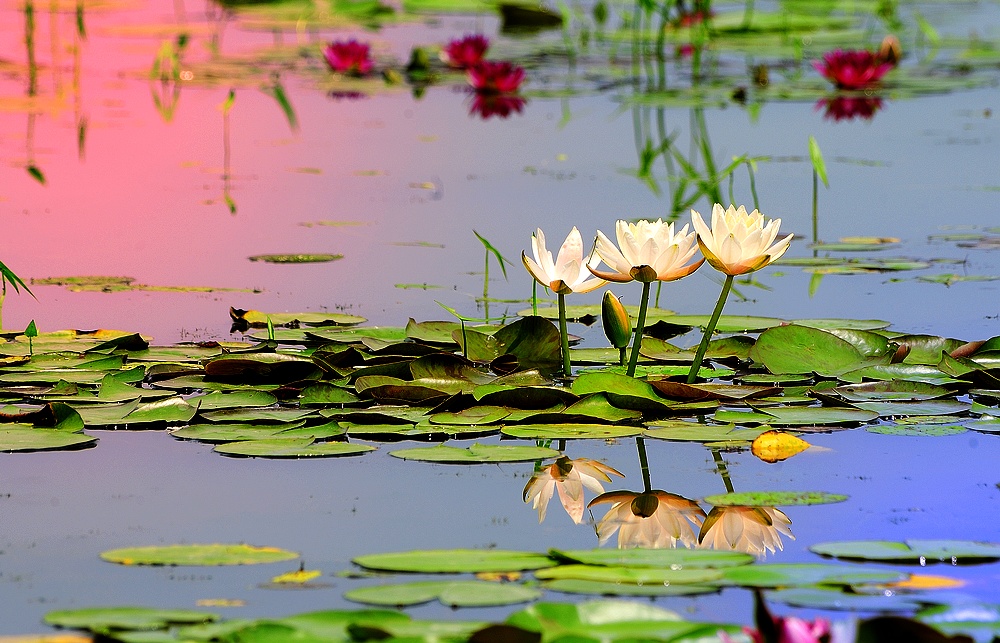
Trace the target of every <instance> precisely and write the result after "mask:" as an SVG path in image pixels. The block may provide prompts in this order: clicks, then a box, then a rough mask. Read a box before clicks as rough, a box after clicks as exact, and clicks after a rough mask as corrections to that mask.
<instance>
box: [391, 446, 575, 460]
mask: <svg viewBox="0 0 1000 643" xmlns="http://www.w3.org/2000/svg"><path fill="white" fill-rule="evenodd" d="M389 455H391V456H394V457H396V458H402V459H403V460H417V461H420V462H437V463H441V464H482V463H492V462H531V461H533V460H542V459H545V458H555V457H558V456H559V452H558V451H556V450H555V449H548V448H545V447H529V446H506V445H492V444H474V445H472V446H470V447H468V448H466V449H461V448H458V447H450V446H447V445H444V444H441V445H437V446H433V447H419V448H414V449H399V450H396V451H390V452H389Z"/></svg>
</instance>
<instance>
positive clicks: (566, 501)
mask: <svg viewBox="0 0 1000 643" xmlns="http://www.w3.org/2000/svg"><path fill="white" fill-rule="evenodd" d="M608 474H613V475H616V476H622V477H624V476H623V475H622V474H621V473H620V472H619V471H618V470H616V469H614V468H612V467H609V466H608V465H606V464H604V463H602V462H598V461H597V460H591V459H589V458H576V459H575V460H570V459H569V458H568V457H566V456H562V457H560V458H559V459H558V460H556V461H555V462H553V463H552V464H551V465H549V466H547V467H545V468H543V469H541V470H539V471H536V472H535V473H534V474H533V475H532V476H531V480H528V484H526V485H525V486H524V494H523V498H524V501H525V502H531V503H532V508H533V509H535V510H536V511H537V512H538V522H542V521H543V520H545V510H546V508H547V507H548V504H549V500H551V499H552V495H553V493H554V492H555V491H557V490H558V492H559V501H560V502H561V503H562V506H563V508H564V509H565V510H566V513H568V514H569V517H570V518H572V519H573V522H575V523H576V524H578V525H579V524H580V522H581V521H582V520H583V507H584V505H583V490H584V489H585V488H586V489H590V490H591V491H593V492H594V493H604V485H602V484H601V481H604V482H611V477H610V476H609V475H608Z"/></svg>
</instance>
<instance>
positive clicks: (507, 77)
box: [467, 60, 524, 94]
mask: <svg viewBox="0 0 1000 643" xmlns="http://www.w3.org/2000/svg"><path fill="white" fill-rule="evenodd" d="M467 77H468V80H469V84H470V85H472V88H473V89H474V90H475V91H476V93H479V94H513V93H515V92H517V90H518V89H519V88H520V87H521V83H522V82H524V68H523V67H521V66H519V65H515V64H514V63H511V62H507V61H506V60H503V61H492V60H484V61H482V62H480V63H479V64H478V65H475V66H474V67H470V68H469V70H468V74H467Z"/></svg>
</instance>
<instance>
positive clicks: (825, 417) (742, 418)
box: [712, 406, 878, 426]
mask: <svg viewBox="0 0 1000 643" xmlns="http://www.w3.org/2000/svg"><path fill="white" fill-rule="evenodd" d="M712 417H713V419H715V421H716V422H733V423H735V424H773V425H776V426H810V425H827V424H859V423H864V422H870V421H872V420H874V419H876V418H877V417H878V413H876V412H875V411H866V410H864V409H854V408H847V407H833V406H806V407H767V408H766V409H760V410H757V411H754V412H745V411H727V410H721V411H716V412H715V414H714V415H713V416H712Z"/></svg>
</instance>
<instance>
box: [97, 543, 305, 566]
mask: <svg viewBox="0 0 1000 643" xmlns="http://www.w3.org/2000/svg"><path fill="white" fill-rule="evenodd" d="M298 557H299V555H298V554H296V553H295V552H291V551H287V550H285V549H279V548H277V547H254V546H252V545H244V544H218V543H216V544H210V545H209V544H206V545H162V546H157V545H154V546H149V547H126V548H124V549H112V550H110V551H105V552H101V559H102V560H106V561H108V562H111V563H119V564H121V565H176V566H200V567H215V566H220V565H256V564H260V563H276V562H280V561H285V560H292V559H295V558H298Z"/></svg>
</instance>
